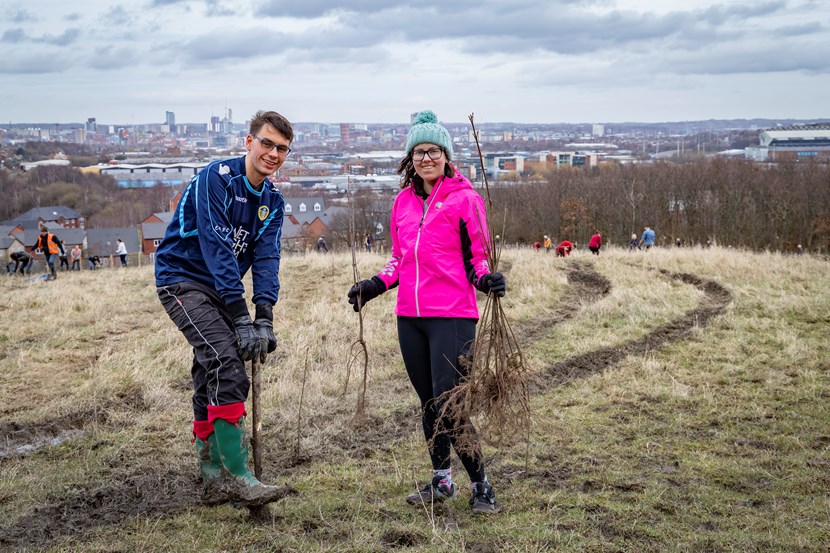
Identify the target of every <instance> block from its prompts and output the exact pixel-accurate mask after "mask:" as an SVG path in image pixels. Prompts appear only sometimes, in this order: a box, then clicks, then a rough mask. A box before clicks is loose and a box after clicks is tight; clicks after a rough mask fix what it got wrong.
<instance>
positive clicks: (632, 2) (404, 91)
mask: <svg viewBox="0 0 830 553" xmlns="http://www.w3.org/2000/svg"><path fill="white" fill-rule="evenodd" d="M387 4H388V3H387V2H385V1H382V0H353V1H351V2H340V3H338V4H337V6H338V7H337V8H332V7H331V4H330V3H328V2H324V1H322V0H312V1H308V2H304V3H301V4H299V5H294V4H292V3H285V2H280V3H277V2H276V1H274V0H263V1H260V2H255V3H254V2H228V1H225V0H146V1H143V2H141V3H135V4H132V3H131V4H127V3H122V4H115V5H113V4H111V3H109V2H107V3H105V2H102V1H99V0H90V1H88V2H84V3H83V4H82V6H83V9H81V8H80V7H79V6H78V5H75V4H71V3H65V2H57V1H50V0H33V1H31V2H29V3H27V4H25V7H19V8H13V9H11V10H10V12H9V13H8V16H7V17H6V18H5V19H4V20H3V21H0V90H2V92H0V121H2V122H3V123H9V122H11V123H15V122H23V121H31V122H36V121H51V122H57V123H70V122H83V121H86V120H87V118H89V117H95V118H96V119H97V120H98V121H99V122H105V123H111V124H136V125H139V124H146V123H153V122H163V121H164V115H165V113H164V112H165V111H171V112H174V113H175V114H176V121H177V122H191V123H196V122H199V123H202V122H206V121H207V120H208V119H209V118H210V116H211V115H217V116H220V117H221V116H222V115H223V114H224V111H225V108H226V106H227V107H230V108H232V109H233V114H234V117H233V119H234V121H235V122H244V121H245V120H246V119H248V118H250V116H251V115H252V114H253V113H254V112H255V111H256V110H257V109H276V110H277V111H280V112H281V113H283V114H284V115H285V116H286V117H288V118H289V119H290V120H292V121H307V122H320V123H338V122H346V121H348V122H356V123H358V122H362V123H369V124H373V123H406V122H408V118H409V114H410V113H412V112H414V111H419V110H421V109H432V110H434V111H435V112H436V113H437V114H438V117H439V118H440V119H441V120H442V121H447V122H462V121H464V120H465V119H466V116H467V115H468V114H469V113H475V114H476V120H477V121H489V122H508V121H509V122H515V123H574V124H576V123H587V122H605V123H615V122H643V123H648V122H661V121H691V120H709V119H755V118H764V119H782V118H785V119H821V118H825V117H826V116H827V115H828V113H827V103H826V97H827V94H828V92H830V60H828V59H827V58H826V55H825V52H827V51H830V30H828V27H827V23H826V21H830V5H828V4H827V3H826V2H818V1H816V0H766V1H764V0H761V1H759V2H754V3H747V2H744V1H737V0H726V1H723V0H722V1H713V0H687V1H683V2H680V1H677V0H664V1H662V2H659V1H654V0H584V1H579V0H557V1H551V2H545V3H542V2H538V1H528V0H507V1H505V0H502V1H501V2H493V1H491V0H478V1H475V2H473V1H472V0H457V1H455V2H438V1H437V0H424V1H422V2H418V3H399V4H395V5H391V6H390V5H387Z"/></svg>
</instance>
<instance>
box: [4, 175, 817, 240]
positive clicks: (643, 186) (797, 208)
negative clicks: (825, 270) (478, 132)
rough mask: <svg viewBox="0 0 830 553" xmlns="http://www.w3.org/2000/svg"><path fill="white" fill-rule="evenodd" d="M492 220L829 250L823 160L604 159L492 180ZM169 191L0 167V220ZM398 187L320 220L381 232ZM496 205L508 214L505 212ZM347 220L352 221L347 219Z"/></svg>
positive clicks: (123, 205) (545, 230) (518, 233)
mask: <svg viewBox="0 0 830 553" xmlns="http://www.w3.org/2000/svg"><path fill="white" fill-rule="evenodd" d="M490 185H491V194H492V199H493V204H494V211H495V213H494V217H493V219H494V220H493V222H492V224H493V226H494V228H495V232H496V233H498V234H502V233H503V235H504V236H503V239H504V240H505V241H506V242H508V243H513V242H518V243H532V242H535V241H537V240H541V237H542V236H543V235H545V234H547V235H549V236H551V238H553V239H555V240H562V239H565V238H567V239H569V240H571V241H574V240H575V241H577V242H578V243H580V244H584V243H586V242H587V241H588V238H589V237H590V236H591V234H593V232H594V231H595V230H600V231H602V233H603V236H604V237H605V241H606V243H608V242H613V243H616V244H627V243H628V240H629V238H630V236H631V234H632V233H635V234H637V235H638V236H639V235H640V234H641V233H642V230H643V226H644V225H650V226H651V227H652V228H653V229H654V230H655V232H656V233H657V237H658V244H659V243H663V244H671V243H674V241H675V240H676V239H680V240H681V242H682V243H683V244H684V245H691V244H706V243H707V241H711V242H712V243H717V244H720V245H723V246H726V245H731V246H735V247H745V248H750V249H756V250H761V249H770V250H781V251H793V250H794V249H795V247H796V245H797V244H802V245H803V246H804V248H805V249H806V250H808V251H813V252H823V253H827V252H828V251H830V165H827V164H821V163H813V162H799V163H781V164H775V165H765V164H758V163H751V162H748V161H744V160H739V159H728V158H714V159H699V160H695V161H690V162H685V163H675V162H660V163H655V164H633V165H616V164H604V165H601V166H600V167H596V168H592V169H576V168H560V169H556V170H552V171H549V172H547V173H545V174H544V175H541V176H538V175H537V176H536V177H533V178H529V179H520V180H518V181H511V182H509V183H504V182H491V183H490ZM171 193H172V191H171V189H170V188H169V187H165V186H162V185H161V184H159V185H157V186H155V187H151V188H134V189H126V188H121V187H119V186H117V185H116V183H115V180H114V179H113V178H112V177H109V176H102V175H98V174H88V173H82V172H80V171H78V170H76V169H73V168H70V167H54V166H49V167H39V168H37V169H34V170H32V171H30V172H27V173H16V174H13V173H12V172H10V171H8V170H0V198H2V201H0V220H6V219H11V218H13V217H16V216H17V215H19V214H20V213H23V212H25V211H27V210H29V209H31V208H32V207H39V206H47V205H65V206H67V207H70V208H73V209H75V210H77V211H79V212H80V213H82V214H83V215H84V216H86V217H89V218H90V224H91V226H94V227H118V226H131V225H135V224H137V223H139V222H140V221H142V220H143V219H144V218H146V217H147V216H148V215H150V214H151V213H154V212H158V211H167V210H168V209H169V204H168V201H169V198H170V194H171ZM395 193H396V191H389V192H388V193H385V194H382V195H378V194H375V193H372V192H368V191H359V192H355V193H354V194H353V195H352V198H351V204H350V205H351V206H352V212H353V213H354V216H353V217H352V216H351V215H349V216H341V217H339V218H337V219H336V220H335V221H334V222H333V223H332V224H331V225H330V229H329V230H330V236H329V237H328V238H329V240H330V243H331V241H332V240H334V241H336V242H339V243H341V244H349V243H350V242H351V240H352V238H351V235H352V234H351V232H350V226H352V224H353V226H354V236H355V239H356V240H357V241H358V242H360V241H361V240H362V238H363V236H364V235H365V234H366V233H367V232H371V233H373V234H375V233H377V224H378V223H380V224H381V225H382V226H383V231H382V232H380V233H379V234H378V235H377V238H380V239H381V240H387V242H386V244H388V238H389V228H388V226H389V209H390V206H391V202H392V198H393V197H394V194H395ZM505 212H506V219H505ZM352 220H353V221H354V222H353V223H352Z"/></svg>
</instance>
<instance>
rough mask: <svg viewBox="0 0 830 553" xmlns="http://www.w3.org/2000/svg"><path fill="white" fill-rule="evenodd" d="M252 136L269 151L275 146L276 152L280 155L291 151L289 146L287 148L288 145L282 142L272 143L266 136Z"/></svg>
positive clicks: (285, 154)
mask: <svg viewBox="0 0 830 553" xmlns="http://www.w3.org/2000/svg"><path fill="white" fill-rule="evenodd" d="M253 137H254V138H256V139H257V140H259V143H260V144H262V147H263V148H265V149H266V150H268V151H269V152H271V151H273V150H274V148H276V149H277V153H278V154H279V155H281V156H287V155H288V154H290V153H291V148H289V147H288V146H284V145H282V144H274V143H273V142H271V141H270V140H268V139H267V138H260V137H258V136H257V135H253Z"/></svg>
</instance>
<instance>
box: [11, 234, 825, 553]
mask: <svg viewBox="0 0 830 553" xmlns="http://www.w3.org/2000/svg"><path fill="white" fill-rule="evenodd" d="M358 260H359V264H360V271H361V273H362V274H363V275H364V276H368V275H371V274H373V272H374V271H376V270H378V269H380V268H381V267H382V265H383V263H384V261H385V259H384V258H383V257H382V256H381V255H379V254H358ZM502 265H503V269H504V270H505V272H506V274H507V275H508V287H509V288H508V295H507V297H506V298H505V299H504V300H503V301H504V307H505V311H506V312H507V314H508V316H509V317H510V321H511V325H512V328H513V330H514V331H515V332H516V334H517V336H518V337H519V340H520V342H521V345H522V348H523V353H524V355H525V356H526V358H527V359H528V362H529V363H530V365H531V367H532V369H533V372H534V375H535V378H534V380H533V382H531V383H530V389H531V393H532V398H531V406H532V409H533V428H532V435H531V437H530V440H529V442H525V441H524V440H522V439H517V441H516V443H513V444H507V445H503V446H501V447H498V448H496V447H492V446H485V455H486V457H487V461H488V472H489V476H490V479H491V481H492V482H493V484H494V485H495V487H496V491H497V493H498V496H499V500H500V501H501V502H502V504H503V505H504V510H503V512H502V513H501V514H499V515H497V516H495V517H491V518H476V517H473V516H472V515H470V514H469V512H468V510H467V504H466V499H467V494H468V491H467V490H466V485H463V486H462V491H463V493H462V494H460V495H459V497H458V498H457V499H455V500H453V501H451V502H450V503H449V504H447V505H445V506H439V507H436V508H435V509H434V510H432V509H426V510H425V509H415V508H412V507H410V506H408V505H406V503H405V501H404V497H405V495H406V494H407V493H409V492H410V491H412V490H413V489H415V487H416V484H417V485H423V482H424V480H425V479H426V478H428V477H429V475H430V470H429V461H428V458H427V455H426V450H425V447H424V445H423V438H422V435H421V433H420V421H419V418H418V417H417V399H416V397H415V394H414V392H413V391H412V390H411V387H410V385H409V382H408V381H407V378H406V373H405V371H404V369H403V365H402V362H401V360H400V353H399V351H398V345H397V340H396V334H395V324H394V315H393V308H394V296H395V294H394V292H391V293H388V294H385V295H384V296H381V297H380V298H378V299H377V300H375V301H373V302H372V303H370V304H369V306H368V307H367V310H366V317H365V320H364V326H365V330H364V332H365V336H366V340H367V344H368V348H369V380H368V393H367V411H368V420H367V421H364V422H362V423H361V424H359V425H354V424H352V422H351V421H352V415H353V413H354V409H355V404H356V394H357V390H358V384H359V382H360V381H361V378H362V375H359V374H355V371H354V369H353V371H352V374H351V375H350V381H349V382H346V376H347V371H346V365H347V361H348V353H349V347H350V345H351V343H352V342H353V341H354V340H355V338H356V337H357V333H358V323H357V316H356V315H355V314H354V313H353V312H352V310H351V308H350V306H349V305H348V304H347V303H346V301H345V293H346V290H347V289H348V287H349V285H350V281H351V274H352V269H351V258H350V256H348V255H320V256H318V255H310V256H296V257H286V258H284V259H283V263H282V271H281V277H282V278H281V281H282V291H281V296H280V302H279V303H278V305H277V307H276V308H275V331H276V335H277V337H278V340H279V347H278V350H277V353H276V354H275V355H272V356H271V357H270V358H269V359H268V361H267V363H266V365H265V367H264V373H263V392H262V401H263V404H264V411H265V413H264V428H263V439H264V445H263V447H264V454H263V460H264V470H263V474H264V478H263V479H264V480H266V481H268V482H271V483H275V484H280V485H284V484H285V485H289V486H291V487H293V488H294V490H296V492H297V494H296V495H292V496H290V497H287V498H285V499H284V500H282V501H281V502H279V503H277V504H275V505H273V506H272V507H271V510H272V512H273V514H274V518H273V520H272V521H271V522H269V523H266V524H254V523H253V522H252V521H251V520H250V518H249V515H248V512H247V511H244V510H238V509H234V508H233V507H232V506H231V505H222V506H218V507H206V506H202V505H201V504H200V503H199V499H198V487H197V484H196V475H197V468H196V462H195V456H194V453H193V446H192V444H191V441H190V440H191V435H190V420H191V411H190V378H189V373H190V351H189V347H188V346H187V344H186V342H185V341H184V339H183V337H182V336H181V335H180V333H179V332H178V331H177V330H176V329H175V327H174V325H173V324H172V323H171V322H170V320H169V319H168V318H167V316H166V315H165V313H164V311H163V309H162V308H161V305H160V304H159V302H158V300H157V299H156V294H155V288H154V286H153V279H152V270H151V268H149V267H140V268H134V267H130V268H127V269H123V270H102V271H96V272H90V271H82V272H80V273H61V274H60V276H59V278H58V280H57V281H54V282H44V281H40V280H34V281H31V282H29V281H26V280H24V279H22V278H17V277H9V278H2V279H0V294H2V298H3V301H2V302H0V374H2V375H3V376H2V378H0V521H2V522H0V550H2V551H6V550H9V551H16V550H22V551H99V552H104V551H107V552H114V551H169V552H178V551H285V552H288V551H303V552H304V553H309V552H334V551H337V552H342V551H355V552H357V551H437V550H440V551H476V552H479V553H483V552H497V551H498V552H501V551H504V552H511V551H573V552H576V551H649V552H650V551H654V552H658V551H661V552H662V551H726V550H735V551H765V552H766V551H782V552H783V551H788V552H790V551H805V552H806V551H826V550H827V546H828V541H827V536H828V535H830V522H828V516H827V513H828V509H830V494H829V492H828V490H830V430H828V429H830V402H829V401H828V398H830V342H828V340H827V332H828V329H830V294H828V293H827V290H828V289H830V271H828V264H827V261H826V260H825V259H823V258H818V257H813V256H790V255H780V254H757V253H746V252H741V251H736V250H727V249H721V248H712V249H696V248H688V249H687V248H676V249H656V250H652V251H649V252H636V253H628V252H626V251H624V250H621V249H610V250H608V251H603V252H602V255H601V256H600V257H595V256H591V255H589V254H588V253H585V252H581V251H578V252H576V253H575V255H574V256H572V257H570V258H567V259H557V258H555V257H553V255H546V254H544V253H533V252H532V251H531V250H530V249H522V250H506V251H505V252H504V253H503V256H502ZM344 391H345V393H344ZM249 425H250V423H249ZM454 468H455V469H456V473H457V474H459V475H460V474H463V470H462V468H461V466H460V464H458V463H457V461H455V460H454ZM457 478H458V481H459V483H463V480H464V479H463V478H462V477H457Z"/></svg>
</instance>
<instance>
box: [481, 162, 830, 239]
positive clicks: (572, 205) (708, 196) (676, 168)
mask: <svg viewBox="0 0 830 553" xmlns="http://www.w3.org/2000/svg"><path fill="white" fill-rule="evenodd" d="M491 195H492V198H493V203H494V212H495V213H494V219H495V220H494V223H493V224H494V226H495V227H496V232H497V233H500V232H501V228H502V226H503V225H504V239H505V240H506V241H507V242H524V243H527V242H535V241H537V240H541V237H542V236H543V235H545V234H547V235H549V236H551V237H552V238H554V239H558V240H561V239H565V238H567V239H569V240H571V241H573V240H576V241H578V242H579V243H585V242H587V241H588V238H589V237H590V236H591V234H593V232H594V231H595V230H597V229H598V230H600V231H602V233H603V236H604V237H605V239H606V243H607V242H608V241H609V240H610V241H612V242H614V243H617V244H627V243H628V240H629V239H630V237H631V234H633V233H636V234H637V235H638V236H639V235H640V234H641V233H642V231H643V227H644V225H650V226H651V227H652V228H653V229H654V230H655V232H656V233H657V236H658V243H661V242H662V243H666V244H669V243H674V241H675V240H676V239H680V240H681V242H682V243H683V244H685V245H690V244H706V243H707V241H711V242H712V243H717V244H719V245H722V246H727V245H731V246H735V247H745V248H750V249H756V250H761V249H770V250H782V251H792V250H794V249H795V247H796V246H797V244H802V245H803V246H804V248H805V249H807V250H809V251H814V252H825V253H826V252H828V250H830V166H829V165H827V164H821V163H812V162H806V163H805V162H800V163H782V164H776V165H765V164H758V163H751V162H748V161H745V160H740V159H728V158H714V159H706V160H696V161H692V162H687V163H668V162H661V163H655V164H634V165H616V164H607V165H602V166H600V167H597V168H594V169H575V168H562V169H557V170H553V171H550V172H548V173H546V174H545V175H544V176H543V178H535V179H533V180H524V181H520V182H518V183H516V182H512V183H509V184H508V185H505V186H502V185H500V184H499V183H491ZM505 209H506V213H507V218H506V224H505V223H504V210H505Z"/></svg>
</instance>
